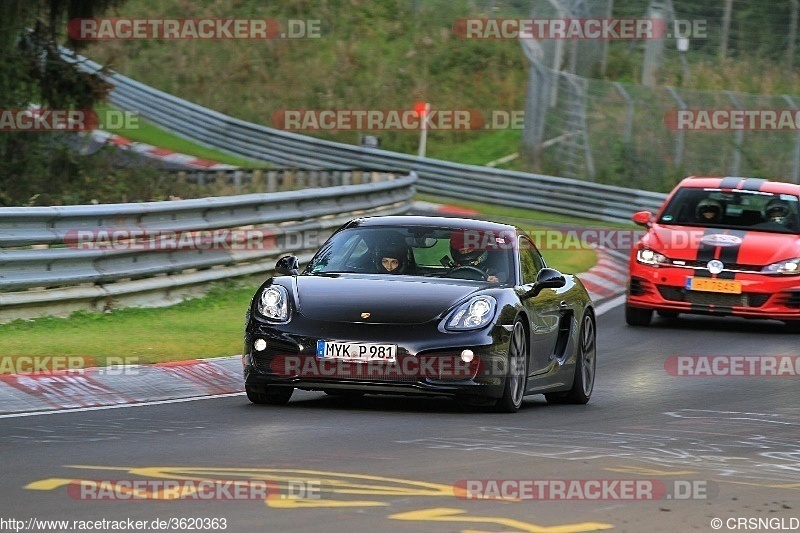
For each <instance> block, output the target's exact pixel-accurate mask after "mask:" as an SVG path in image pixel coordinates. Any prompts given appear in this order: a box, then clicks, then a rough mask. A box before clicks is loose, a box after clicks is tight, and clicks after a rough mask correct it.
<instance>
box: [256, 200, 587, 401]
mask: <svg viewBox="0 0 800 533" xmlns="http://www.w3.org/2000/svg"><path fill="white" fill-rule="evenodd" d="M243 354H244V355H243V365H244V380H245V389H246V391H247V397H248V398H249V399H250V401H252V402H253V403H258V404H265V403H266V404H285V403H287V402H288V401H289V399H290V397H291V396H292V392H293V390H294V389H295V388H298V389H304V390H321V391H324V392H326V393H328V394H340V395H350V396H357V395H361V394H363V393H377V394H406V395H409V394H411V395H437V396H441V395H445V396H450V397H453V398H456V399H459V400H463V401H465V402H467V403H470V404H480V405H483V404H490V405H492V406H494V407H495V408H496V409H497V410H498V411H502V412H515V411H516V410H517V409H518V408H519V407H520V405H521V403H522V398H523V396H525V395H526V394H544V395H545V397H546V398H547V401H548V402H557V403H581V404H582V403H586V402H588V401H589V397H590V396H591V394H592V388H593V385H594V376H595V364H596V361H595V354H596V345H595V317H594V311H593V309H592V302H591V299H590V298H589V295H588V294H587V293H586V290H585V289H584V287H583V285H582V284H581V282H580V280H578V279H577V278H575V277H573V276H571V275H565V274H561V273H560V272H558V271H557V270H554V269H551V268H547V265H546V264H545V261H544V259H543V258H542V256H541V255H540V253H539V251H538V250H537V249H536V247H535V246H534V244H533V242H532V241H531V240H530V239H529V238H528V237H527V236H526V235H525V234H524V233H523V232H522V231H520V230H518V229H517V228H515V227H514V226H509V225H505V224H497V223H492V222H483V221H477V220H466V219H458V218H438V217H415V216H390V217H373V218H361V219H356V220H353V221H351V222H348V223H347V224H345V225H344V226H342V227H341V228H340V229H339V230H337V231H336V233H334V234H333V235H332V236H331V238H330V239H328V241H326V242H325V244H323V245H322V247H321V248H320V249H319V251H318V252H317V253H316V255H315V256H314V257H313V259H312V260H311V262H310V263H309V264H308V265H307V266H306V267H305V269H304V270H303V271H302V273H300V272H299V264H298V260H297V258H296V257H294V256H286V257H282V258H281V259H279V260H278V263H277V265H276V275H275V277H272V278H270V279H268V280H267V281H266V282H265V283H264V284H263V285H262V286H261V287H260V288H259V289H258V292H256V294H255V296H254V297H253V300H252V302H251V303H250V308H249V309H248V312H247V324H246V329H245V345H244V352H243Z"/></svg>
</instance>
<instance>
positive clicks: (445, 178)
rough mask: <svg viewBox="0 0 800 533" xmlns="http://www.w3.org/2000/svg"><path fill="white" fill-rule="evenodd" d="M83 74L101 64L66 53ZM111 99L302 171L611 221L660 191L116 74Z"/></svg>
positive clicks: (174, 127)
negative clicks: (525, 168)
mask: <svg viewBox="0 0 800 533" xmlns="http://www.w3.org/2000/svg"><path fill="white" fill-rule="evenodd" d="M65 56H66V57H68V58H71V60H72V61H77V62H79V63H80V65H81V68H83V69H84V70H86V71H88V72H96V73H102V67H101V66H100V65H99V64H97V63H95V62H93V61H90V60H88V59H86V58H83V57H81V56H75V55H72V54H71V52H68V51H65ZM103 75H104V77H105V78H106V79H107V81H108V82H110V83H111V84H113V85H114V89H113V90H112V91H111V94H110V98H109V99H110V102H111V103H112V104H113V105H114V106H116V107H119V108H121V109H123V110H126V111H132V112H137V113H139V114H140V115H141V116H143V117H145V118H146V119H148V120H150V121H152V122H153V123H155V124H157V125H159V126H161V127H163V128H166V129H168V130H171V131H173V132H175V133H177V134H179V135H182V136H184V137H187V138H189V139H193V140H195V141H197V142H199V143H202V144H204V145H207V146H211V147H213V148H216V149H218V150H221V151H224V152H228V153H231V154H235V155H238V156H245V157H249V158H252V159H256V160H262V161H269V162H271V163H276V164H279V165H282V166H289V167H291V166H298V167H303V168H342V167H345V168H382V169H387V170H390V171H396V172H410V171H414V172H416V173H417V175H418V176H419V183H418V184H417V188H418V189H419V190H420V191H422V192H427V193H433V194H438V195H442V196H446V197H451V198H464V199H475V198H476V197H479V198H480V199H481V201H484V202H490V203H495V204H499V205H506V206H514V207H521V208H528V209H537V210H541V211H546V212H552V213H560V214H565V215H569V216H578V217H585V218H592V219H599V220H605V221H613V222H623V221H624V222H628V221H629V220H630V216H631V214H632V213H633V212H634V211H636V210H639V209H650V210H655V209H656V208H658V206H659V205H660V204H661V202H662V201H663V200H664V198H665V196H666V195H664V194H662V193H656V192H649V191H643V190H638V189H628V188H624V187H615V186H609V185H600V184H597V183H590V182H585V181H581V180H576V179H569V178H559V177H554V176H545V175H541V174H531V173H526V172H515V171H509V170H499V169H495V168H489V167H481V166H476V165H463V164H459V163H453V162H448V161H441V160H437V159H430V158H424V157H417V156H412V155H406V154H399V153H396V152H390V151H386V150H380V149H375V148H367V147H361V146H353V145H348V144H343V143H336V142H331V141H326V140H322V139H316V138H313V137H308V136H303V135H298V134H295V133H291V132H286V131H281V130H276V129H272V128H268V127H266V126H261V125H258V124H252V123H249V122H245V121H243V120H239V119H236V118H233V117H230V116H227V115H224V114H222V113H219V112H216V111H213V110H211V109H207V108H204V107H202V106H199V105H196V104H193V103H190V102H187V101H185V100H182V99H180V98H178V97H176V96H173V95H170V94H167V93H165V92H163V91H159V90H157V89H154V88H152V87H148V86H147V85H144V84H142V83H139V82H137V81H135V80H132V79H130V78H127V77H125V76H122V75H120V74H117V73H110V74H103Z"/></svg>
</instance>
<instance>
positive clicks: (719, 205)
mask: <svg viewBox="0 0 800 533" xmlns="http://www.w3.org/2000/svg"><path fill="white" fill-rule="evenodd" d="M799 206H800V201H798V197H797V196H794V195H791V194H773V193H765V192H760V191H745V190H734V191H727V190H726V191H722V190H720V189H703V188H697V187H683V188H681V189H679V190H678V191H677V192H676V193H675V195H674V196H673V197H672V199H671V200H670V202H669V204H668V205H667V207H666V208H665V209H664V211H663V212H662V213H661V217H660V218H659V219H658V223H659V224H667V225H680V226H700V227H711V228H728V229H739V230H746V231H765V232H772V233H795V234H797V233H800V208H799Z"/></svg>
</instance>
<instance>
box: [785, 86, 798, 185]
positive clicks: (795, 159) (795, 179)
mask: <svg viewBox="0 0 800 533" xmlns="http://www.w3.org/2000/svg"><path fill="white" fill-rule="evenodd" d="M783 99H784V100H786V102H787V103H788V104H789V107H790V108H792V110H797V106H796V105H794V100H792V99H791V97H789V96H788V95H785V94H784V95H783ZM792 182H794V183H800V130H798V131H797V133H796V134H795V136H794V153H793V155H792Z"/></svg>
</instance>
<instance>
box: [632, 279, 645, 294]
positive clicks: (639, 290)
mask: <svg viewBox="0 0 800 533" xmlns="http://www.w3.org/2000/svg"><path fill="white" fill-rule="evenodd" d="M628 293H629V294H630V295H631V296H643V295H645V294H647V281H646V280H643V279H642V278H637V277H632V278H631V280H630V283H629V284H628Z"/></svg>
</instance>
